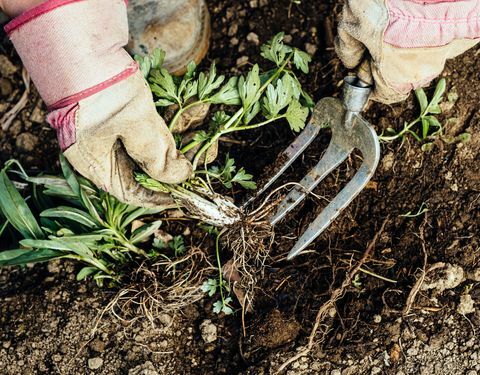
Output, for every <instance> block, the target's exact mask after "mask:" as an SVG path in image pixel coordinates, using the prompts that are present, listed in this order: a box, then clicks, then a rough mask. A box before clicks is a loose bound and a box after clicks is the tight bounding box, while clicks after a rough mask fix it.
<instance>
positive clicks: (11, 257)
mask: <svg viewBox="0 0 480 375" xmlns="http://www.w3.org/2000/svg"><path fill="white" fill-rule="evenodd" d="M63 255H64V254H63V253H62V252H60V251H54V250H49V249H38V250H27V249H16V250H6V251H2V252H0V266H19V265H25V264H30V263H41V262H48V261H50V260H52V259H55V258H61V257H62V256H63Z"/></svg>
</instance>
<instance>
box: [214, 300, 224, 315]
mask: <svg viewBox="0 0 480 375" xmlns="http://www.w3.org/2000/svg"><path fill="white" fill-rule="evenodd" d="M222 310H223V303H222V301H217V302H215V303H214V304H213V312H214V313H215V314H220V313H221V312H222Z"/></svg>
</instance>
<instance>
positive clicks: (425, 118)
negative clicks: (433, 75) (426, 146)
mask: <svg viewBox="0 0 480 375" xmlns="http://www.w3.org/2000/svg"><path fill="white" fill-rule="evenodd" d="M445 89H446V81H445V79H444V78H442V79H441V80H440V81H439V82H438V84H437V86H436V88H435V92H434V94H433V97H432V99H431V100H430V102H429V101H428V98H427V95H426V94H425V91H424V90H423V89H422V88H419V89H417V90H415V96H416V98H417V100H418V103H419V105H420V115H419V116H418V117H417V118H416V119H415V120H413V121H411V122H405V123H404V124H403V129H402V130H401V131H399V132H398V133H397V132H396V131H395V130H394V129H392V128H388V129H387V130H386V132H387V133H389V134H390V135H384V134H382V135H380V136H379V139H380V141H383V142H392V141H395V140H397V139H401V140H403V139H404V138H405V136H407V135H408V134H410V135H411V136H412V137H414V138H415V139H416V140H417V141H419V142H422V141H424V140H425V139H427V138H428V137H434V136H436V135H441V134H442V133H443V127H442V124H441V123H440V121H438V119H437V117H436V116H435V115H438V114H440V113H442V110H441V108H440V105H439V103H440V102H441V100H442V99H443V96H444V94H445ZM418 124H421V128H420V131H417V130H416V129H415V127H416V126H417V125H418ZM432 129H434V131H432Z"/></svg>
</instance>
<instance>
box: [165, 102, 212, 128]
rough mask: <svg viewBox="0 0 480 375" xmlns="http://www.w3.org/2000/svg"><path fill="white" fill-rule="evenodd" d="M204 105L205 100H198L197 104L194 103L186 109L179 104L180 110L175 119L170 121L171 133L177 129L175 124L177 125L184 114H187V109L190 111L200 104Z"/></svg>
mask: <svg viewBox="0 0 480 375" xmlns="http://www.w3.org/2000/svg"><path fill="white" fill-rule="evenodd" d="M203 103H205V100H197V101H196V102H192V103H190V104H188V105H186V106H185V107H182V106H181V105H180V104H179V107H180V108H179V109H178V111H177V113H175V116H174V117H173V119H172V121H170V124H169V125H168V129H169V130H170V131H173V130H174V129H175V124H176V123H177V121H178V119H179V118H180V116H181V115H182V114H183V112H185V111H186V110H187V109H189V108H191V107H194V106H196V105H199V104H203Z"/></svg>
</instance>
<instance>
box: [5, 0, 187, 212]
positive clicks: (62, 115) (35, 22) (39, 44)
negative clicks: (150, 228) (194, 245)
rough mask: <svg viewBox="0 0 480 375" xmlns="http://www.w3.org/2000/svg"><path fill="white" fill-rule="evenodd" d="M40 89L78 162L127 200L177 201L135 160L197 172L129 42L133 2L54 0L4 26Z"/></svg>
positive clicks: (177, 177) (157, 170) (165, 173)
mask: <svg viewBox="0 0 480 375" xmlns="http://www.w3.org/2000/svg"><path fill="white" fill-rule="evenodd" d="M5 29H6V31H7V33H8V35H9V36H10V39H11V40H12V42H13V44H14V45H15V48H16V49H17V51H18V53H19V55H20V57H21V58H22V61H23V63H24V65H25V66H26V68H27V70H28V71H29V73H30V75H31V77H32V80H33V82H34V83H35V85H36V87H37V89H38V91H39V93H40V95H41V96H42V98H43V100H44V101H45V103H46V104H47V106H48V109H49V114H48V117H47V121H48V122H49V123H50V124H51V125H52V127H54V128H55V129H56V130H57V135H58V140H59V143H60V147H61V148H62V150H63V151H64V154H65V156H66V157H67V159H68V160H69V161H70V163H71V164H72V165H73V167H74V168H75V169H76V170H77V171H78V172H79V173H81V174H82V175H83V176H85V177H87V178H88V179H90V180H91V181H92V182H94V183H95V184H96V185H97V186H99V187H100V188H102V189H104V190H105V191H108V192H109V193H111V194H112V195H114V196H116V197H117V198H118V199H120V200H121V201H124V202H127V203H130V204H134V205H139V206H146V207H152V206H155V207H158V206H163V207H170V206H172V205H173V201H172V200H171V199H170V198H169V197H168V196H166V195H163V194H159V193H153V192H151V191H149V190H146V189H144V188H143V187H141V186H139V185H138V184H137V183H136V181H135V179H134V173H133V169H134V168H135V164H136V165H137V166H139V167H141V168H142V169H143V170H144V171H145V172H147V173H148V174H149V175H150V176H151V177H153V178H155V179H158V180H159V181H162V182H166V183H179V182H182V181H184V180H185V179H187V178H188V177H189V176H190V174H191V164H190V162H189V161H188V160H187V159H186V158H185V157H183V155H181V154H180V153H179V152H178V151H177V149H176V146H175V142H174V139H173V137H172V135H171V133H170V132H169V130H168V128H167V126H166V125H165V122H164V121H163V119H162V118H161V117H160V116H159V115H158V114H157V111H156V108H155V105H154V103H153V100H152V94H151V92H150V89H149V87H148V84H147V82H146V81H145V80H144V78H143V76H142V74H141V73H140V72H139V70H138V66H137V64H136V63H135V62H134V61H133V60H132V58H131V57H130V56H129V55H128V53H127V52H126V51H125V50H124V49H123V46H124V45H125V44H126V43H127V41H128V23H127V10H126V1H124V0H48V1H46V2H44V3H42V4H41V5H39V6H37V7H35V8H33V9H31V10H29V11H27V12H25V13H23V14H21V15H20V16H19V17H17V18H15V19H14V20H12V21H11V22H10V23H9V24H7V26H6V27H5Z"/></svg>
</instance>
